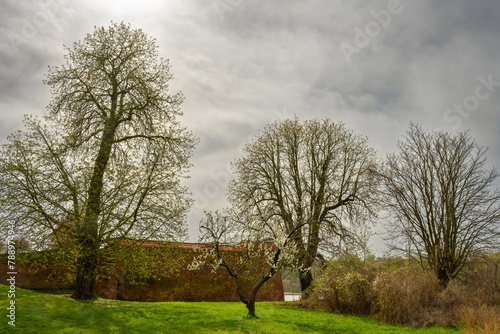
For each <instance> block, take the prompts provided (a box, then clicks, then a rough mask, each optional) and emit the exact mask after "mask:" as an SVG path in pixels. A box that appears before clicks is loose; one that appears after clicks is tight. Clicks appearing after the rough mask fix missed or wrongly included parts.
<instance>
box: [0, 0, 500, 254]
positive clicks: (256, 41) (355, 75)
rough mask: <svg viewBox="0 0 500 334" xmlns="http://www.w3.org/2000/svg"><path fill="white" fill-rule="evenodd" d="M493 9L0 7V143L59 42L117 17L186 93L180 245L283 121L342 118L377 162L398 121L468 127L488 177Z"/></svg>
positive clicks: (494, 0) (193, 235)
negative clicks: (246, 151)
mask: <svg viewBox="0 0 500 334" xmlns="http://www.w3.org/2000/svg"><path fill="white" fill-rule="evenodd" d="M499 13H500V1H498V0H478V1H467V0H439V1H438V0H435V1H430V0H423V1H417V0H414V1H412V0H400V1H398V0H389V1H385V0H384V1H379V0H377V1H375V0H328V1H327V0H324V1H307V2H306V1H296V0H287V1H281V0H280V1H260V0H259V1H258V0H252V1H250V0H213V1H211V0H179V1H177V0H173V1H166V0H163V1H148V0H143V1H130V0H128V1H106V0H99V1H97V0H86V1H83V0H79V1H69V0H40V1H18V0H3V1H1V2H0V144H1V143H5V142H6V139H7V136H8V135H9V134H10V133H12V132H13V131H16V130H18V129H21V128H22V120H23V118H24V116H23V115H25V114H33V115H42V114H43V113H44V112H45V110H46V109H45V108H46V106H47V105H48V103H49V100H50V92H49V89H48V87H47V86H45V85H43V84H42V80H43V79H44V75H45V74H46V73H47V68H48V66H49V65H51V66H57V65H62V64H63V62H64V60H63V55H64V54H65V52H64V49H63V45H68V46H70V45H71V44H72V43H73V42H75V41H79V40H82V39H83V38H84V37H85V34H87V33H92V32H93V30H94V27H95V26H98V27H99V26H105V27H108V26H109V25H110V23H111V21H114V22H121V21H124V22H126V23H130V24H131V25H132V27H133V28H141V29H143V31H144V32H145V33H146V34H148V35H149V36H152V37H154V38H156V39H157V44H158V45H159V52H160V56H161V57H163V58H166V59H169V61H170V65H171V72H172V73H173V74H174V77H175V79H174V80H173V81H172V82H171V85H170V89H171V91H172V92H177V91H182V92H183V94H184V96H185V102H184V103H183V105H182V110H183V112H184V115H183V116H182V117H181V118H180V121H181V123H182V124H183V125H184V126H186V127H187V128H188V129H189V130H192V131H193V133H194V134H195V135H196V136H197V137H199V138H200V143H199V144H198V146H197V147H196V150H195V152H194V155H193V157H192V159H191V162H192V164H193V167H192V168H191V169H190V173H189V175H190V179H188V180H186V182H185V184H186V185H187V186H188V187H189V189H190V191H191V193H192V194H193V197H194V199H195V202H194V205H193V207H192V209H191V212H190V214H189V219H188V224H189V239H190V240H191V241H196V240H197V234H198V224H199V220H200V219H201V218H202V217H203V211H204V210H217V209H222V208H224V207H225V206H226V205H227V203H226V197H225V192H226V186H227V183H228V181H229V179H230V178H231V177H232V174H231V168H230V162H231V161H233V160H235V159H236V158H238V157H239V156H241V154H242V147H243V146H244V145H245V144H246V143H248V142H250V141H251V140H252V138H254V136H255V135H257V134H258V131H259V130H260V129H262V128H263V127H264V126H265V125H266V124H268V123H271V122H274V121H280V120H284V119H286V118H290V117H294V115H296V116H297V117H298V118H299V119H302V120H304V119H312V118H330V119H331V120H333V121H334V122H339V121H341V122H343V123H345V125H346V127H347V128H348V129H350V130H352V131H353V132H354V133H356V134H361V135H364V136H367V137H368V139H369V144H370V145H371V146H372V147H373V148H375V149H376V150H377V152H378V155H379V156H380V157H381V158H383V157H385V156H386V154H387V153H389V152H396V150H397V147H396V144H397V141H398V140H401V138H402V136H403V135H404V134H405V132H406V131H407V130H408V128H409V124H410V122H413V123H416V124H420V125H421V126H422V127H424V128H425V129H428V130H445V131H450V132H456V131H467V130H468V131H470V134H471V136H472V137H474V138H475V139H476V140H477V143H478V144H479V145H481V146H487V147H489V148H490V150H489V152H488V158H489V160H488V167H496V168H499V167H500V145H499V142H500V131H499V129H500V112H499V107H498V106H500V57H499V55H500V20H498V15H499ZM373 231H374V232H375V233H379V232H381V229H380V227H377V226H375V227H374V228H373ZM383 249H384V246H383V242H382V236H380V235H376V236H374V237H373V238H372V250H373V251H374V253H380V252H382V251H383Z"/></svg>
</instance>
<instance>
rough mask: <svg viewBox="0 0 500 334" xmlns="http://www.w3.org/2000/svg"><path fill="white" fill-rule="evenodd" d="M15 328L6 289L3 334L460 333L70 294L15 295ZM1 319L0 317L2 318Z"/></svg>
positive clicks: (280, 311)
mask: <svg viewBox="0 0 500 334" xmlns="http://www.w3.org/2000/svg"><path fill="white" fill-rule="evenodd" d="M15 300H16V322H15V323H16V326H15V327H12V326H10V325H8V324H7V322H8V321H9V319H8V318H7V316H6V315H7V310H6V308H7V307H8V302H9V299H8V298H7V287H6V286H5V285H0V309H2V310H4V311H3V315H1V317H0V319H2V320H1V321H2V323H1V324H0V333H51V334H52V333H141V334H150V333H184V334H190V333H395V334H396V333H422V334H432V333H458V331H457V330H455V329H450V328H444V327H429V328H412V327H399V326H392V325H387V324H384V323H381V322H379V321H376V320H373V319H365V318H359V317H354V316H343V315H337V314H331V313H324V312H318V311H311V310H306V309H301V308H299V307H296V306H293V305H294V304H293V303H292V302H285V303H257V307H256V311H257V315H258V316H259V318H258V319H247V318H245V315H246V308H245V306H244V305H243V304H242V303H208V302H206V303H183V302H163V303H147V302H126V301H118V300H110V299H99V300H97V301H95V302H93V303H92V302H81V301H75V300H72V299H70V298H69V294H61V295H50V294H46V293H38V292H33V291H30V290H23V289H17V290H16V299H15ZM0 313H1V312H0Z"/></svg>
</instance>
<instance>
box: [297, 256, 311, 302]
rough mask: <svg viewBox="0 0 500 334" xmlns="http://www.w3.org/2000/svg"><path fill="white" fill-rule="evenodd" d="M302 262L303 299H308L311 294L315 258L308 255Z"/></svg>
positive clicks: (301, 282) (300, 277) (301, 288)
mask: <svg viewBox="0 0 500 334" xmlns="http://www.w3.org/2000/svg"><path fill="white" fill-rule="evenodd" d="M301 263H302V267H301V268H300V269H299V281H300V291H301V292H302V299H306V298H307V297H308V296H309V292H310V291H309V287H310V286H311V284H312V282H313V276H312V265H313V263H314V258H313V257H312V256H309V255H306V256H304V257H303V259H302V261H301Z"/></svg>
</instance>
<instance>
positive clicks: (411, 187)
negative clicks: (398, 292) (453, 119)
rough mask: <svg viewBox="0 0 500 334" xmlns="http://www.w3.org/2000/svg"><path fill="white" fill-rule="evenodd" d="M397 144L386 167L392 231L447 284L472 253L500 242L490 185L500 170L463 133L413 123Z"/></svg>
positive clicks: (497, 207)
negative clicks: (491, 166) (431, 129)
mask: <svg viewBox="0 0 500 334" xmlns="http://www.w3.org/2000/svg"><path fill="white" fill-rule="evenodd" d="M398 146H399V154H390V155H388V157H387V165H386V168H385V172H384V182H385V199H386V203H387V205H388V208H389V210H390V212H391V214H392V217H393V220H392V223H391V226H392V229H391V233H392V236H393V237H395V238H396V239H397V240H400V241H402V242H404V243H409V245H410V246H409V249H408V248H406V250H405V251H407V252H409V253H410V255H412V256H416V257H417V258H418V259H419V260H420V261H421V263H427V264H428V265H429V266H430V268H432V270H433V271H434V272H435V273H436V275H437V277H438V279H439V280H440V282H441V285H442V286H443V287H446V286H447V285H448V283H449V281H450V280H451V279H453V278H455V277H456V276H457V274H458V273H459V272H460V271H461V270H462V268H463V267H464V266H465V265H466V264H467V260H468V259H469V258H470V256H471V255H472V253H473V252H475V251H478V250H481V249H485V248H489V247H491V246H494V245H495V244H496V243H497V242H498V237H499V236H500V234H499V233H500V192H499V191H498V190H495V191H493V190H492V187H493V186H494V181H495V179H496V178H497V177H498V173H497V172H496V170H495V169H492V170H487V169H486V168H485V164H486V152H487V149H486V148H484V147H480V146H478V145H477V144H476V143H475V141H474V140H473V139H472V138H471V137H470V135H469V134H468V133H467V132H461V133H457V134H450V133H447V132H443V131H439V132H426V131H424V130H423V129H422V128H421V127H419V126H416V125H413V124H411V126H410V130H409V131H408V132H407V134H406V137H405V140H404V141H399V143H398ZM399 248H400V249H405V246H402V247H401V246H400V247H399Z"/></svg>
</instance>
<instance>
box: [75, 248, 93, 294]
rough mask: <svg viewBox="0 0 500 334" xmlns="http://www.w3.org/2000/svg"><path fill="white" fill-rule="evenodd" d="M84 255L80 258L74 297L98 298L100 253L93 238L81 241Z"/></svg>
mask: <svg viewBox="0 0 500 334" xmlns="http://www.w3.org/2000/svg"><path fill="white" fill-rule="evenodd" d="M81 244H82V255H81V256H80V257H79V258H78V262H77V273H76V288H75V292H74V293H73V298H75V299H83V300H95V299H97V293H96V289H95V283H96V273H97V265H98V264H99V255H98V253H97V248H98V247H96V246H95V245H94V244H95V241H93V240H92V239H91V238H86V239H84V240H82V241H81Z"/></svg>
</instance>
